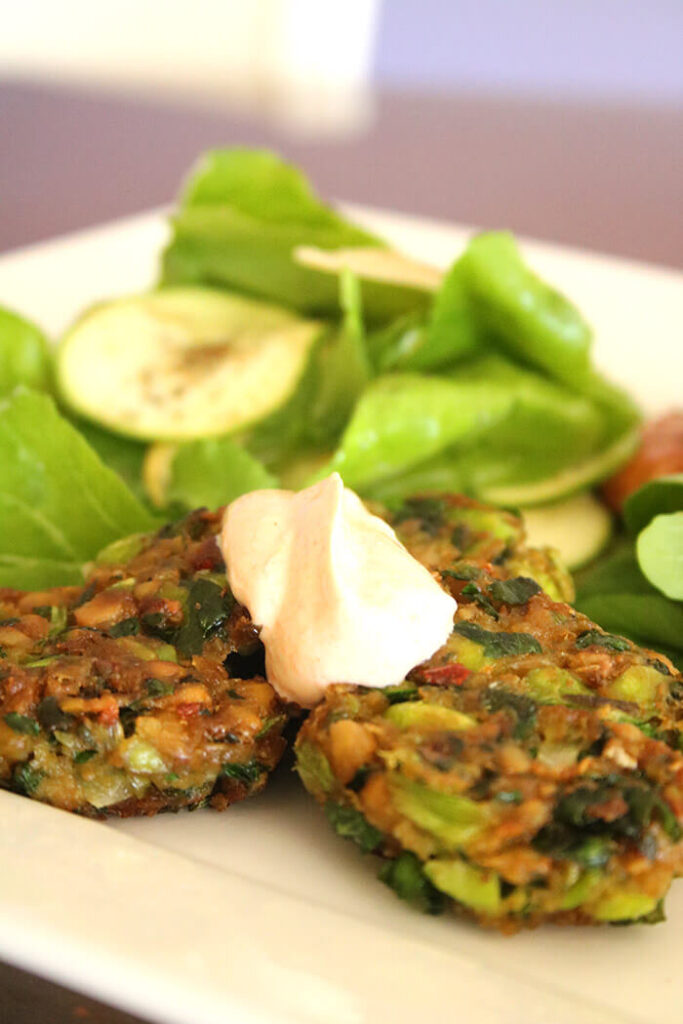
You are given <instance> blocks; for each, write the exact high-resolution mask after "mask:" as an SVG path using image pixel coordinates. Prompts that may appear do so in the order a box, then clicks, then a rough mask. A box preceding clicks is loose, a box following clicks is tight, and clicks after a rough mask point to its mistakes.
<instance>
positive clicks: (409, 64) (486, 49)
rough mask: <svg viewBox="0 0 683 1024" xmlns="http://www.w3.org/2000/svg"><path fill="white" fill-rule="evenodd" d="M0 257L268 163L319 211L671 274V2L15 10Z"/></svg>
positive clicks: (82, 0)
mask: <svg viewBox="0 0 683 1024" xmlns="http://www.w3.org/2000/svg"><path fill="white" fill-rule="evenodd" d="M3 7H4V10H3V31H2V34H1V35H0V250H6V249H10V248H12V247H15V246H18V245H24V244H28V243H30V242H32V241H36V240H39V239H41V238H45V237H48V236H50V235H54V234H58V233H62V232H65V231H70V230H74V229H78V228H81V227H85V226H87V225H89V224H94V223H97V222H99V221H102V220H107V219H111V218H113V217H118V216H122V215H125V214H129V213H133V212H136V211H139V210H142V209H145V208H147V207H150V206H155V205H159V204H163V203H167V202H169V201H170V200H171V199H172V197H173V195H174V194H175V193H176V191H177V189H178V186H179V183H180V181H181V179H182V177H183V175H184V174H185V173H186V171H187V169H188V167H189V165H190V164H191V163H192V161H193V160H194V158H195V157H196V155H197V154H198V153H199V152H200V151H201V150H202V149H205V148H207V147H209V146H216V145H230V144H235V143H242V144H250V145H268V146H272V147H276V148H277V149H279V150H280V151H282V152H284V153H285V154H286V155H288V156H289V157H291V158H292V159H293V160H295V161H297V162H299V163H301V164H302V165H303V166H304V167H305V168H306V170H307V171H308V173H309V175H310V176H311V177H312V178H313V180H314V182H315V183H316V185H317V186H318V188H319V189H320V190H321V191H322V192H323V194H325V195H326V196H328V197H338V198H340V199H347V200H353V201H356V202H364V203H371V204H375V205H381V206H385V207H394V208H396V209H401V210H405V211H410V212H414V213H419V214H424V215H428V216H433V217H440V218H444V219H448V220H452V221H459V222H461V223H465V224H472V225H477V226H482V227H509V228H512V229H513V230H516V231H518V232H521V233H524V234H528V235H533V236H536V237H539V238H544V239H552V240H555V241H559V242H564V243H567V244H572V245H580V246H586V247H588V248H591V249H597V250H604V251H607V252H610V253H617V254H620V255H624V256H630V257H635V258H639V259H649V260H653V261H656V262H660V263H665V264H669V265H676V266H680V265H681V264H683V227H682V224H683V218H682V217H681V210H682V207H683V203H682V200H683V184H682V183H683V0H649V2H647V3H646V2H642V0H566V2H565V0H557V2H554V0H325V2H321V0H249V2H244V0H193V2H192V3H191V4H189V3H187V2H186V0H117V2H116V3H111V2H110V3H107V2H106V0H104V2H101V3H99V4H94V3H92V0H59V3H56V2H55V0H22V2H21V4H17V3H10V2H8V0H5V3H3Z"/></svg>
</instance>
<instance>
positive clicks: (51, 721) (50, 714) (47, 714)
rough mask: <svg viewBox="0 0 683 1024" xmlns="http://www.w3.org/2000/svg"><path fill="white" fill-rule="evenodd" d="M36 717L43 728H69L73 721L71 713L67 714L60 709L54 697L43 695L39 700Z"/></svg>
mask: <svg viewBox="0 0 683 1024" xmlns="http://www.w3.org/2000/svg"><path fill="white" fill-rule="evenodd" d="M36 717H37V719H38V721H39V722H40V724H41V725H42V727H43V729H62V730H64V729H69V728H70V727H71V725H72V723H73V721H74V717H73V715H67V713H66V712H65V711H62V709H61V708H60V706H59V701H58V700H57V698H56V697H45V699H44V700H41V702H40V704H39V705H38V709H37V711H36Z"/></svg>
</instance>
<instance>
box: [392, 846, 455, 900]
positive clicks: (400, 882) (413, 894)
mask: <svg viewBox="0 0 683 1024" xmlns="http://www.w3.org/2000/svg"><path fill="white" fill-rule="evenodd" d="M377 877H378V878H379V879H380V881H382V882H384V884H385V885H388V886H389V888H390V889H393V890H394V892H395V893H396V895H397V896H398V897H399V898H400V899H402V900H406V901H407V902H408V903H412V904H414V905H415V906H417V907H419V909H420V910H423V911H424V912H425V913H426V914H441V913H443V911H444V908H445V906H446V899H445V897H444V894H443V893H442V892H439V890H438V889H437V888H436V886H434V885H432V883H431V882H430V881H429V879H428V878H427V876H426V875H425V873H424V871H423V870H422V865H421V864H420V861H419V860H418V858H417V857H416V856H415V854H414V853H409V852H408V851H404V852H403V853H401V854H400V856H398V857H397V858H396V859H395V860H388V861H387V862H386V864H383V865H382V867H381V868H380V869H379V873H378V876H377Z"/></svg>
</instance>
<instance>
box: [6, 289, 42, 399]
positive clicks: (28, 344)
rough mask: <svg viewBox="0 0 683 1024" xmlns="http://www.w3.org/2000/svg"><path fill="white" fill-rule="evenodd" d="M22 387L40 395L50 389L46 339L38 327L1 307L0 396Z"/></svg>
mask: <svg viewBox="0 0 683 1024" xmlns="http://www.w3.org/2000/svg"><path fill="white" fill-rule="evenodd" d="M20 384H23V385H25V386H26V387H30V388H35V389H36V390H37V391H49V390H50V389H51V387H52V368H51V362H50V352H49V349H48V344H47V339H46V338H45V335H44V334H43V332H42V331H41V330H40V329H39V328H38V327H36V325H35V324H32V323H31V322H30V321H28V320H25V319H24V317H22V316H19V314H18V313H13V312H12V311H11V310H9V309H4V308H3V307H0V396H2V395H8V394H10V392H11V391H13V390H14V388H15V387H17V385H20Z"/></svg>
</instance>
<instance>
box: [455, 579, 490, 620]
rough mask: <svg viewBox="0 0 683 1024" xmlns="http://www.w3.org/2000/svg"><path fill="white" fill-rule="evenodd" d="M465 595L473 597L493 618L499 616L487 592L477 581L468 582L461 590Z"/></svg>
mask: <svg viewBox="0 0 683 1024" xmlns="http://www.w3.org/2000/svg"><path fill="white" fill-rule="evenodd" d="M461 593H462V595H463V597H471V598H472V600H473V601H474V602H475V604H478V605H479V607H480V608H481V609H482V611H484V612H486V614H487V615H490V616H491V617H492V618H494V619H497V618H498V612H497V611H496V609H495V608H494V607H493V605H492V604H491V602H490V601H489V599H488V597H487V596H486V594H485V593H484V592H483V591H482V590H480V589H479V587H478V586H477V584H476V583H468V584H467V586H465V587H463V588H462V591H461Z"/></svg>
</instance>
